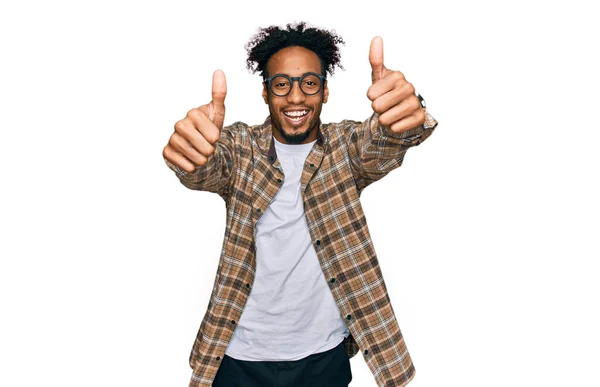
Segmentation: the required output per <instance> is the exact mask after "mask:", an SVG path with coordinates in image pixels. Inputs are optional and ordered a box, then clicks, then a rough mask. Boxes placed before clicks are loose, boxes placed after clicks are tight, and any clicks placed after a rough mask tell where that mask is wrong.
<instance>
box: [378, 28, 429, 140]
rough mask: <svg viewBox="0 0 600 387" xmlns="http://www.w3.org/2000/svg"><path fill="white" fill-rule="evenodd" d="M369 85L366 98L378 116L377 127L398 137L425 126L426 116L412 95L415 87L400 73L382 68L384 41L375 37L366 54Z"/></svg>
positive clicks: (415, 97) (383, 66)
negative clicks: (369, 69) (369, 76)
mask: <svg viewBox="0 0 600 387" xmlns="http://www.w3.org/2000/svg"><path fill="white" fill-rule="evenodd" d="M369 62H371V70H372V71H371V80H372V84H371V87H369V90H368V91H367V97H368V98H369V99H370V100H371V101H373V102H372V103H371V106H372V108H373V111H375V112H376V113H378V114H379V123H380V124H381V125H383V126H386V127H388V128H390V129H391V130H392V131H393V132H396V133H400V132H404V131H407V130H410V129H415V128H417V127H419V126H420V125H422V124H423V122H425V112H424V109H423V108H422V107H421V103H420V101H419V99H418V98H417V96H416V95H415V88H414V86H413V85H412V84H411V83H410V82H408V81H407V80H406V78H404V74H402V73H401V72H400V71H393V70H390V69H388V68H387V67H385V65H384V64H383V40H382V39H381V37H379V36H376V37H374V38H373V40H372V41H371V48H370V50H369Z"/></svg>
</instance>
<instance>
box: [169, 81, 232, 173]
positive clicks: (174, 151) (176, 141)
mask: <svg viewBox="0 0 600 387" xmlns="http://www.w3.org/2000/svg"><path fill="white" fill-rule="evenodd" d="M226 95H227V82H226V80H225V74H224V73H223V71H221V70H217V71H215V72H214V74H213V82H212V101H210V102H209V103H208V104H206V105H202V106H200V107H198V108H194V109H191V110H190V111H188V112H187V115H186V116H185V118H184V119H182V120H179V121H177V122H176V123H175V132H174V133H173V134H172V135H171V138H169V143H168V144H167V146H165V148H164V149H163V157H164V158H165V159H167V160H168V161H170V162H171V163H172V164H174V165H176V166H177V167H179V168H181V169H183V170H185V171H187V172H193V171H194V170H195V169H196V168H197V167H198V166H202V165H204V164H206V162H207V161H208V158H209V157H210V155H212V154H213V153H214V151H215V143H216V142H217V140H219V137H220V135H221V130H222V129H223V121H224V119H225V96H226Z"/></svg>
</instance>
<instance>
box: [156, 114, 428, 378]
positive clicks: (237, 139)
mask: <svg viewBox="0 0 600 387" xmlns="http://www.w3.org/2000/svg"><path fill="white" fill-rule="evenodd" d="M436 126H437V121H436V120H435V119H434V118H433V117H432V116H431V115H429V113H426V119H425V123H424V124H423V126H420V127H418V128H416V129H412V130H409V131H406V132H403V133H394V132H392V131H391V130H389V129H388V128H385V127H383V126H381V125H379V123H378V120H377V114H376V113H374V114H373V115H372V116H371V117H370V118H369V119H367V120H366V121H365V122H362V123H361V122H358V121H350V120H344V121H342V122H340V123H332V124H321V125H320V128H319V135H318V138H317V142H316V143H315V146H313V148H312V149H311V151H310V153H309V155H308V157H307V159H306V162H305V163H304V170H303V171H302V177H301V190H302V199H303V202H304V212H305V215H306V222H307V224H308V229H309V233H310V236H311V238H312V241H313V243H314V248H315V250H316V252H317V256H318V258H319V262H320V264H321V268H322V270H323V274H324V275H325V278H326V279H327V283H328V285H329V288H330V289H331V293H332V294H333V297H334V299H335V301H336V303H337V306H338V308H339V310H340V314H341V316H342V317H343V318H344V321H345V322H346V324H347V326H348V328H349V330H350V335H349V336H348V337H347V338H346V339H345V340H344V345H345V347H346V350H347V352H348V356H349V357H353V356H354V355H356V354H357V353H358V351H359V350H360V351H361V353H362V355H363V358H364V359H365V361H366V363H367V365H368V366H369V368H370V370H371V372H372V373H373V376H374V377H375V380H376V382H377V385H378V386H381V387H383V386H386V387H391V386H394V387H400V386H404V385H406V384H407V383H408V382H409V381H410V380H411V379H412V378H413V376H414V374H415V368H414V366H413V363H412V360H411V358H410V355H409V353H408V350H407V348H406V345H405V343H404V339H403V337H402V333H401V332H400V327H399V326H398V323H397V321H396V316H395V314H394V311H393V309H392V305H391V303H390V298H389V296H388V292H387V288H386V285H385V282H384V280H383V275H382V273H381V270H380V267H379V263H378V261H377V256H376V255H375V250H374V247H373V243H372V241H371V237H370V235H369V230H368V228H367V221H366V219H365V214H364V213H363V210H362V207H361V204H360V194H361V191H362V190H363V189H364V188H365V187H366V186H368V185H369V184H371V183H373V182H374V181H377V180H379V179H381V178H382V177H383V176H385V175H386V174H388V173H389V172H390V171H392V170H393V169H395V168H398V167H399V166H400V165H401V164H402V161H403V159H404V155H405V153H406V151H407V150H408V148H410V147H412V146H415V145H419V144H420V143H421V142H423V141H424V140H425V139H426V138H428V137H429V136H430V135H431V133H432V132H433V130H434V129H435V127H436ZM165 161H166V160H165ZM166 162H167V165H168V166H169V168H171V169H172V170H173V171H175V172H176V174H177V176H178V177H179V179H180V181H181V183H182V184H183V185H184V186H186V187H187V188H190V189H194V190H204V191H210V192H215V193H218V194H219V195H220V196H221V197H222V198H223V199H224V200H225V203H226V208H227V221H226V228H225V239H224V241H223V248H222V252H221V258H220V260H219V265H218V269H217V275H216V278H215V282H214V285H213V289H212V294H211V297H210V302H209V303H208V308H207V311H206V314H205V316H204V318H203V320H202V323H201V324H200V329H199V330H198V334H197V336H196V340H195V342H194V345H193V348H192V351H191V354H190V359H189V361H190V366H191V367H192V369H193V373H192V378H191V381H190V385H189V386H190V387H199V386H210V385H211V383H212V381H213V379H214V377H215V375H216V373H217V370H218V368H219V365H220V364H221V361H222V359H223V355H224V353H225V349H226V348H227V346H228V344H229V340H230V339H231V336H232V334H233V331H234V330H235V328H236V323H237V321H238V320H239V319H240V316H241V314H242V311H243V310H244V306H245V305H246V300H247V299H248V295H249V294H250V291H251V290H252V284H253V282H254V274H255V268H256V247H255V236H256V234H255V225H256V222H257V221H258V219H259V218H260V217H261V215H262V214H263V213H264V212H265V209H266V208H267V207H268V206H269V204H270V203H271V201H272V200H273V198H274V197H275V195H276V194H277V191H278V190H279V187H280V186H281V185H282V183H283V180H284V179H285V176H284V174H283V169H282V167H281V164H280V162H279V160H278V159H277V154H276V152H275V146H274V144H273V141H272V131H271V121H270V117H269V118H267V119H266V121H265V122H264V124H262V125H255V126H248V125H246V124H244V123H242V122H236V123H234V124H233V125H230V126H227V127H225V128H223V130H222V132H221V137H220V138H219V141H218V142H217V143H216V147H215V152H214V154H213V155H212V156H211V157H210V158H209V161H208V163H207V164H206V165H204V166H203V167H198V168H197V169H196V170H195V171H194V172H193V173H187V172H185V171H182V170H180V169H179V168H177V167H176V166H174V165H172V164H171V163H169V162H168V161H166Z"/></svg>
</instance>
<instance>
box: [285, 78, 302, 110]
mask: <svg viewBox="0 0 600 387" xmlns="http://www.w3.org/2000/svg"><path fill="white" fill-rule="evenodd" d="M287 100H288V102H289V103H290V104H299V103H302V102H304V101H305V100H306V95H305V94H304V92H303V91H302V90H301V89H300V81H299V80H294V81H292V90H290V93H289V94H288V95H287Z"/></svg>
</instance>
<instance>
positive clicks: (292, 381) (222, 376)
mask: <svg viewBox="0 0 600 387" xmlns="http://www.w3.org/2000/svg"><path fill="white" fill-rule="evenodd" d="M351 380H352V372H351V371H350V359H349V358H348V354H347V353H346V349H345V348H344V344H343V343H340V344H339V345H338V346H337V347H335V348H332V349H330V350H329V351H325V352H321V353H315V354H312V355H310V356H307V357H305V358H303V359H300V360H294V361H245V360H237V359H234V358H232V357H230V356H227V355H225V356H223V361H222V362H221V366H220V367H219V370H218V371H217V375H216V376H215V380H214V381H213V384H212V385H213V387H348V384H349V383H350V381H351Z"/></svg>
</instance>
